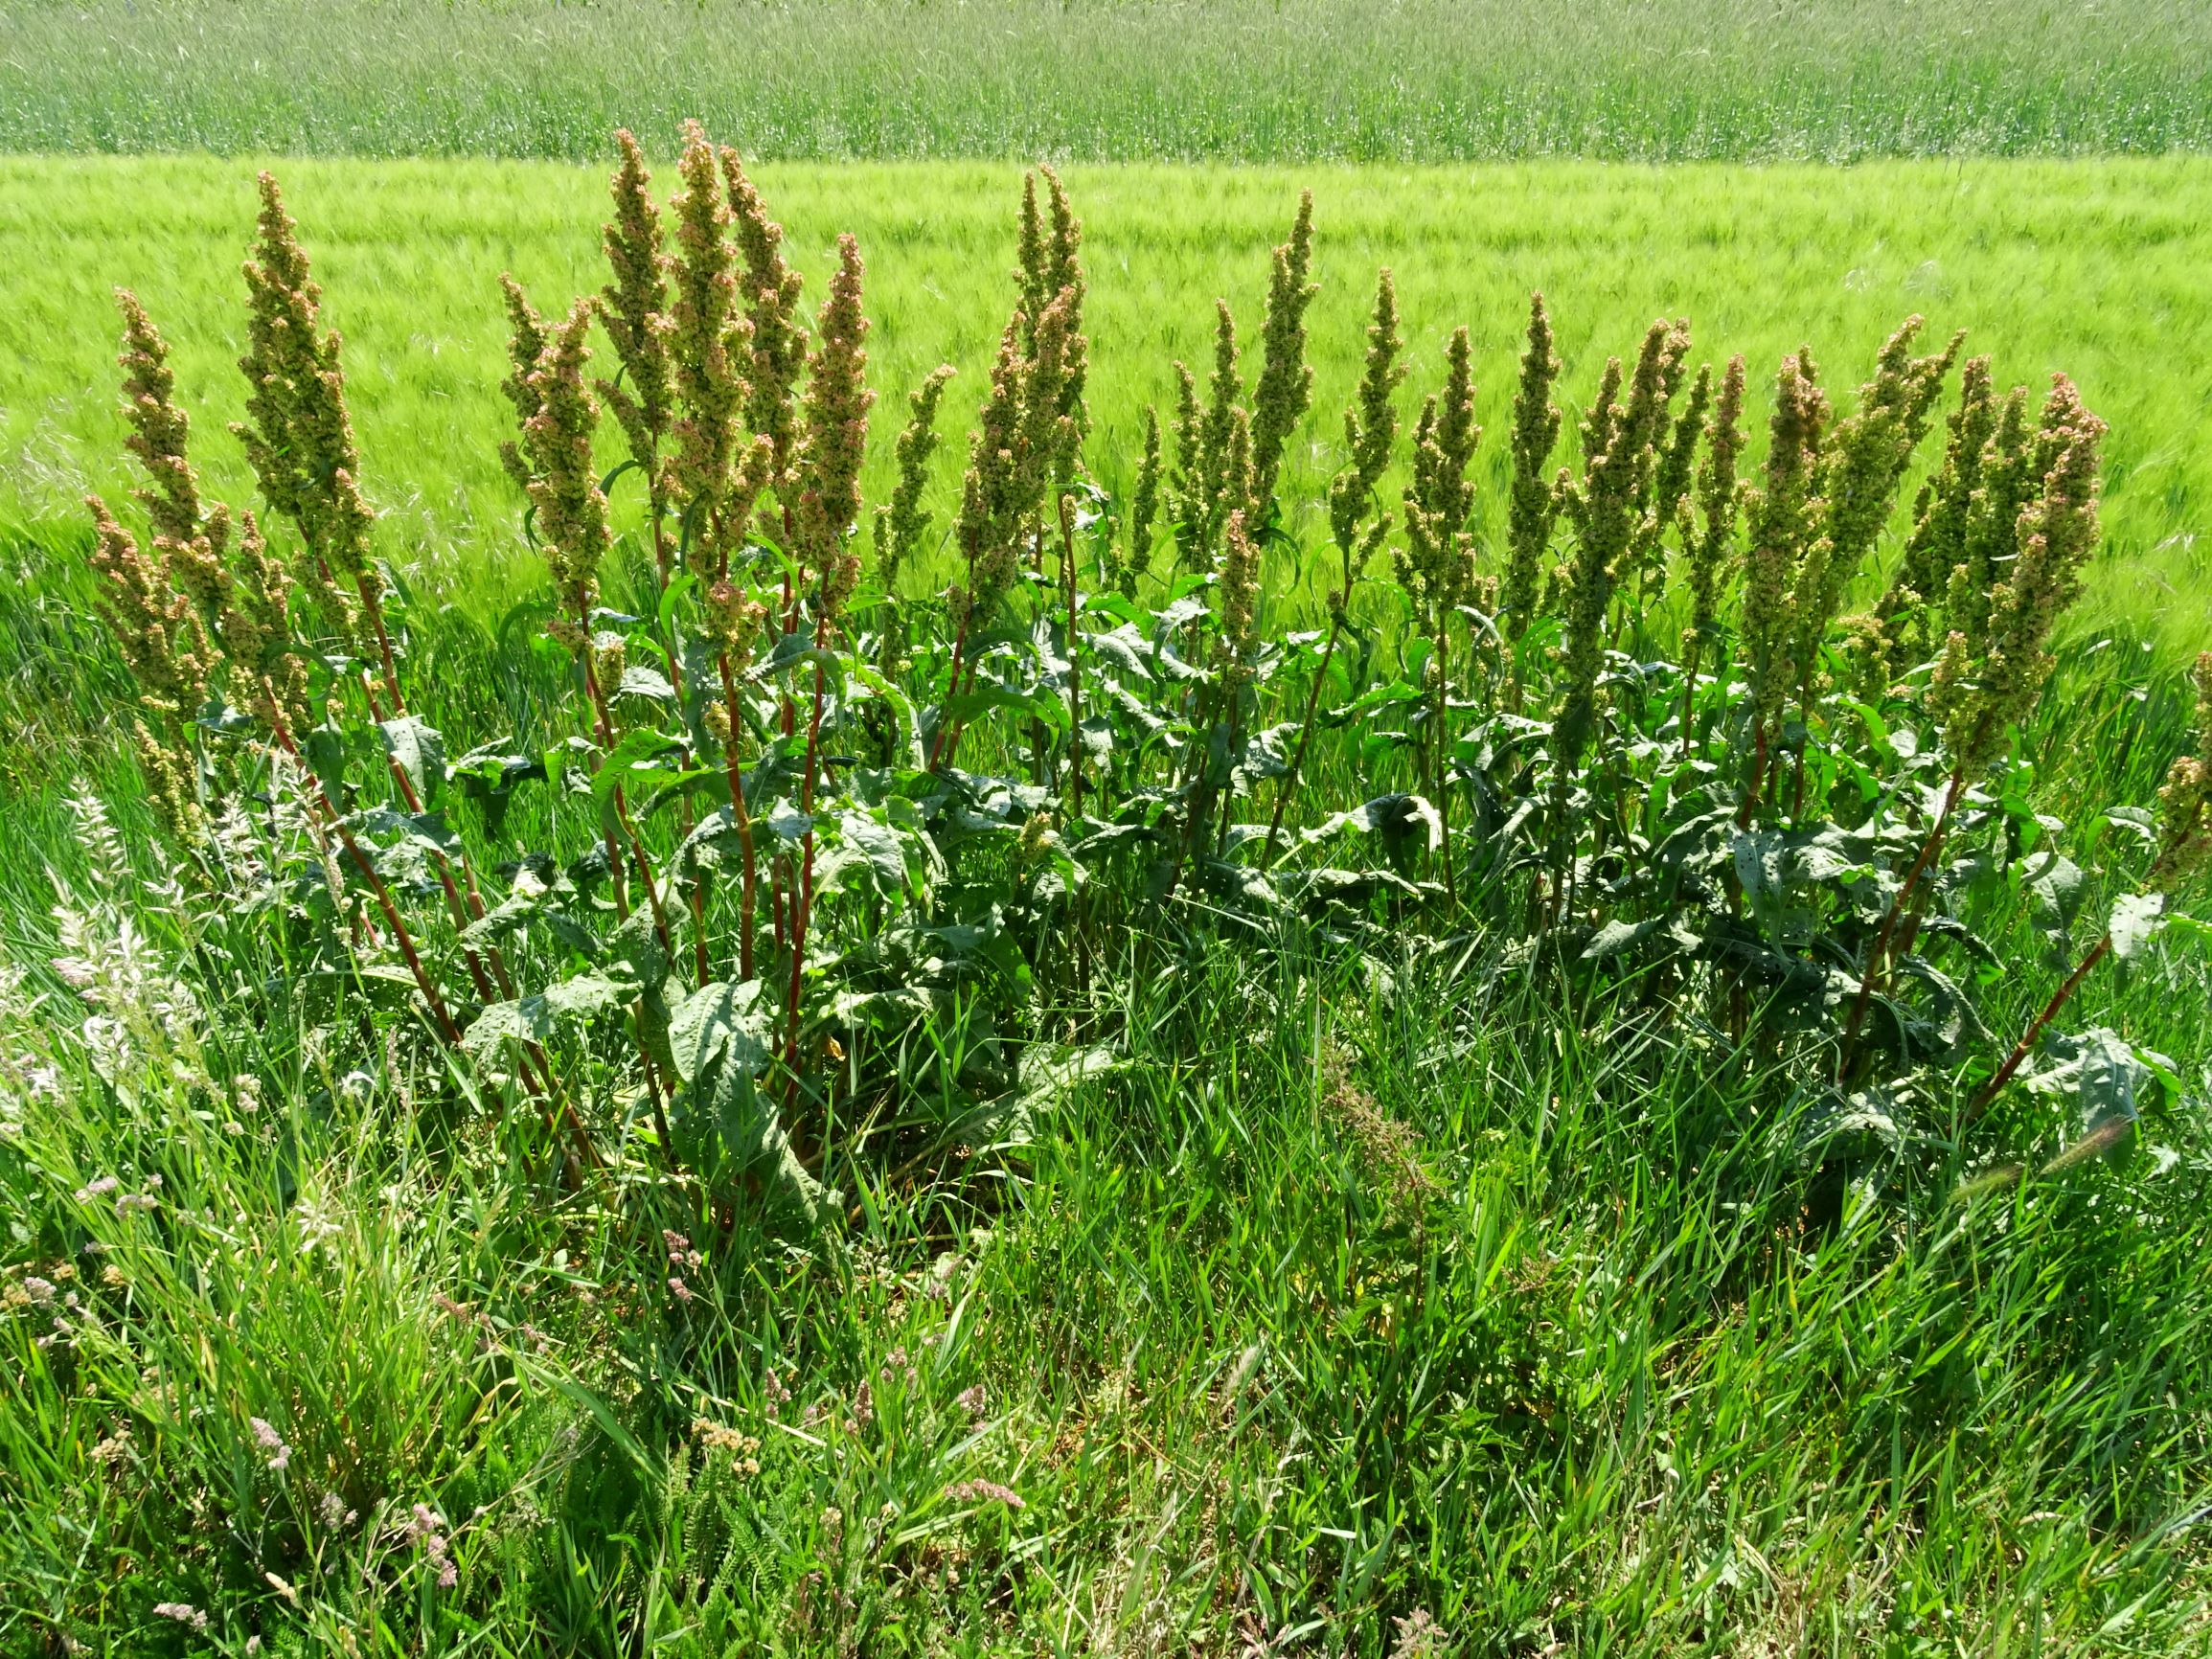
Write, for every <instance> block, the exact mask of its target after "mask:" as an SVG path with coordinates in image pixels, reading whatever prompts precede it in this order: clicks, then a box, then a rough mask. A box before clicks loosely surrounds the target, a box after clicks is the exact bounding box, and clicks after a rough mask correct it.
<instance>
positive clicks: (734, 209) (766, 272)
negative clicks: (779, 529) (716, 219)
mask: <svg viewBox="0 0 2212 1659" xmlns="http://www.w3.org/2000/svg"><path fill="white" fill-rule="evenodd" d="M721 162H722V177H723V178H724V180H725V181H726V182H727V183H728V185H729V191H730V212H731V214H732V215H733V216H734V217H735V221H736V237H737V244H738V252H739V253H740V254H741V256H742V257H743V260H744V265H745V275H744V284H743V285H744V296H745V320H746V322H747V323H748V324H750V325H751V328H752V336H751V348H752V356H751V364H750V367H749V368H748V370H747V371H746V377H745V384H746V395H745V423H746V424H747V425H748V426H750V427H751V428H752V429H753V432H754V435H755V436H757V437H762V438H765V439H767V440H768V441H769V443H771V444H772V445H773V446H774V450H775V457H776V488H777V489H779V490H781V489H786V488H787V486H788V481H789V479H790V478H791V476H792V467H793V466H794V465H795V464H796V462H797V459H798V443H799V415H798V390H797V388H798V384H799V373H800V371H801V370H802V369H804V368H805V367H806V363H807V330H805V329H804V328H802V327H800V324H799V293H800V289H801V286H802V284H801V282H800V279H799V273H798V272H797V271H794V270H793V269H791V267H790V265H789V264H788V263H787V261H785V259H784V227H783V226H782V225H780V224H778V223H776V221H775V220H774V219H772V218H770V217H768V209H767V204H766V203H765V202H764V201H762V200H761V195H760V193H759V192H758V191H756V190H755V189H754V188H753V181H752V180H751V179H749V178H747V177H746V176H745V170H744V168H743V166H742V165H741V163H740V162H739V160H738V152H737V151H736V150H734V149H730V148H726V147H725V148H723V150H722V152H721Z"/></svg>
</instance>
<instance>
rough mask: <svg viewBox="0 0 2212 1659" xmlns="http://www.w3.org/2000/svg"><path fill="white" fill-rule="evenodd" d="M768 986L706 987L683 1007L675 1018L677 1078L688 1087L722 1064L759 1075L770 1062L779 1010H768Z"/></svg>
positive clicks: (756, 982)
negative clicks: (722, 1061)
mask: <svg viewBox="0 0 2212 1659" xmlns="http://www.w3.org/2000/svg"><path fill="white" fill-rule="evenodd" d="M762 986H763V982H762V981H760V980H757V979H753V980H747V981H746V982H745V983H744V984H742V985H730V984H727V983H724V982H718V983H716V984H713V985H702V986H701V987H699V989H697V990H695V991H694V992H692V994H691V995H690V996H687V997H686V998H684V1000H683V1001H682V1002H681V1003H679V1004H677V1006H676V1009H675V1011H674V1012H673V1014H672V1015H671V1016H670V1019H669V1052H670V1054H671V1056H672V1057H673V1059H674V1061H675V1069H676V1076H678V1077H679V1078H681V1079H683V1080H684V1081H685V1082H687V1083H690V1082H696V1081H697V1080H698V1079H699V1074H700V1073H701V1072H703V1071H705V1070H706V1068H707V1067H708V1066H710V1065H712V1064H714V1063H715V1062H716V1061H717V1060H719V1059H723V1058H725V1057H726V1058H727V1060H728V1062H729V1063H730V1064H732V1065H734V1066H737V1067H738V1068H740V1069H741V1070H742V1071H744V1072H746V1073H748V1074H749V1075H753V1076H758V1075H759V1073H760V1070H761V1068H762V1067H763V1066H764V1065H765V1064H767V1061H768V1052H769V1051H768V1043H769V1040H770V1037H771V1036H772V1034H773V1032H774V1027H775V1011H774V1009H773V1008H770V1007H767V1006H764V999H763V996H762Z"/></svg>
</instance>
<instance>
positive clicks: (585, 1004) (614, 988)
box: [461, 973, 632, 1059]
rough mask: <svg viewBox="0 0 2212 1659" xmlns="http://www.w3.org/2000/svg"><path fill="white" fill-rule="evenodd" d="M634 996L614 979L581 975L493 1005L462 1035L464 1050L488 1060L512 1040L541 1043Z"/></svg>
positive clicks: (590, 974) (479, 1015)
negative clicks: (563, 1026) (566, 1025)
mask: <svg viewBox="0 0 2212 1659" xmlns="http://www.w3.org/2000/svg"><path fill="white" fill-rule="evenodd" d="M630 994H632V993H631V992H630V991H629V990H627V989H626V988H625V987H623V986H620V985H617V984H616V983H615V982H614V981H613V980H611V979H606V978H604V977H603V976H601V975H599V974H596V973H582V974H579V975H577V976H576V978H574V979H564V980H562V981H560V982H559V984H558V985H551V986H548V987H546V989H543V990H541V991H538V992H536V994H534V995H531V996H525V997H517V998H516V999H515V1000H514V1001H513V1002H495V1003H492V1004H491V1005H490V1007H488V1008H486V1009H485V1010H484V1011H483V1012H482V1013H480V1014H478V1015H477V1016H476V1018H475V1019H474V1020H473V1021H471V1022H470V1024H469V1027H468V1029H467V1031H466V1032H465V1033H463V1034H462V1037H461V1046H462V1047H463V1048H464V1049H465V1050H467V1053H468V1054H469V1055H471V1056H473V1057H475V1058H477V1059H487V1058H489V1057H491V1056H492V1055H494V1054H496V1053H497V1052H498V1050H499V1047H500V1045H501V1044H502V1043H505V1042H506V1041H508V1040H509V1039H510V1038H512V1039H513V1040H514V1041H516V1042H523V1043H541V1042H544V1041H545V1040H546V1039H548V1038H549V1037H551V1036H552V1035H553V1034H554V1033H555V1032H556V1031H557V1030H559V1027H560V1025H561V1024H562V1023H563V1022H565V1021H569V1020H581V1019H588V1018H590V1017H591V1015H593V1014H595V1013H599V1012H602V1011H604V1010H606V1009H610V1008H615V1007H618V1006H619V1005H620V1004H621V1003H622V1001H623V1000H624V999H625V998H626V997H627V996H628V995H630Z"/></svg>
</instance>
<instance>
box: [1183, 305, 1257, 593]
mask: <svg viewBox="0 0 2212 1659" xmlns="http://www.w3.org/2000/svg"><path fill="white" fill-rule="evenodd" d="M1243 389H1244V385H1243V379H1242V378H1241V377H1240V376H1239V375H1238V373H1237V322H1236V318H1235V317H1233V316H1232V315H1230V312H1229V302H1228V301H1226V300H1220V299H1218V300H1216V301H1215V302H1214V373H1213V375H1212V376H1211V377H1210V378H1209V379H1208V380H1207V382H1206V406H1205V413H1204V414H1203V415H1202V416H1200V417H1199V420H1198V444H1197V448H1198V474H1197V475H1198V485H1197V498H1196V500H1195V501H1194V502H1193V503H1192V504H1191V511H1187V512H1186V513H1185V515H1184V516H1185V521H1186V523H1188V524H1189V525H1190V526H1191V527H1192V528H1193V529H1194V530H1195V532H1196V534H1195V536H1194V538H1193V543H1192V546H1191V547H1190V548H1189V549H1188V550H1187V552H1186V556H1185V557H1186V559H1187V561H1188V562H1190V563H1191V565H1192V567H1193V568H1194V569H1195V568H1198V567H1200V566H1202V565H1203V564H1204V562H1205V561H1206V560H1207V559H1208V558H1210V557H1212V555H1213V552H1214V549H1215V547H1216V546H1217V544H1218V543H1219V542H1220V536H1221V526H1222V524H1223V523H1224V521H1225V520H1226V519H1227V518H1228V515H1229V512H1230V510H1231V509H1232V508H1235V507H1237V506H1240V505H1242V503H1243V497H1234V498H1233V497H1232V493H1231V489H1230V485H1229V470H1230V459H1229V429H1230V427H1231V426H1232V425H1233V424H1234V423H1235V419H1236V411H1237V399H1238V398H1240V397H1241V396H1242V395H1243ZM1246 437H1247V439H1249V437H1250V428H1249V424H1248V418H1247V426H1246ZM1247 460H1248V455H1247Z"/></svg>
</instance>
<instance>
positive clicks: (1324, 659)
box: [1260, 606, 1344, 870]
mask: <svg viewBox="0 0 2212 1659" xmlns="http://www.w3.org/2000/svg"><path fill="white" fill-rule="evenodd" d="M1343 626H1344V612H1343V609H1342V607H1341V606H1339V607H1336V608H1334V609H1332V610H1331V612H1330V615H1329V643H1328V644H1327V645H1325V646H1323V647H1322V648H1321V666H1320V667H1319V668H1318V669H1316V670H1314V671H1313V686H1312V689H1311V691H1309V692H1308V693H1306V718H1305V721H1304V723H1303V724H1302V725H1301V726H1300V727H1299V728H1298V752H1297V753H1296V754H1295V755H1293V756H1291V757H1290V769H1289V771H1288V772H1286V773H1285V774H1284V775H1283V782H1282V785H1281V786H1280V787H1279V788H1277V789H1276V791H1275V812H1274V815H1273V816H1272V817H1271V818H1269V819H1268V820H1267V845H1266V847H1265V848H1263V849H1262V850H1261V853H1260V868H1261V869H1262V870H1266V869H1268V868H1269V867H1271V866H1272V865H1273V864H1274V862H1275V837H1276V835H1277V834H1278V833H1279V832H1280V831H1281V830H1282V828H1283V808H1284V807H1285V806H1286V805H1287V804H1288V801H1289V799H1290V792H1291V790H1293V789H1295V788H1296V787H1297V786H1298V770H1299V768H1300V767H1302V766H1303V765H1305V763H1306V746H1307V745H1308V744H1309V743H1311V741H1312V740H1313V716H1314V714H1315V713H1316V712H1317V711H1318V710H1319V709H1320V707H1321V687H1322V686H1323V684H1324V683H1326V682H1327V680H1328V678H1329V663H1330V659H1331V658H1333V657H1334V656H1335V654H1336V636H1337V634H1338V633H1339V632H1340V631H1341V630H1342V628H1343Z"/></svg>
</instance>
